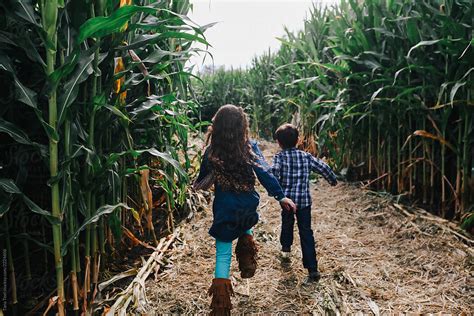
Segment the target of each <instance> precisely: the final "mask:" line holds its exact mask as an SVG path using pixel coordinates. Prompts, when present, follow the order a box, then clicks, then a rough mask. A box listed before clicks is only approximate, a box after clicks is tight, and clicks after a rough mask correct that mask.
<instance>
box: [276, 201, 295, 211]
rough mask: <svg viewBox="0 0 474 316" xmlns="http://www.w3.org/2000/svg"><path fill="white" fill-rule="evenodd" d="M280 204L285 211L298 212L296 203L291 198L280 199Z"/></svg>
mask: <svg viewBox="0 0 474 316" xmlns="http://www.w3.org/2000/svg"><path fill="white" fill-rule="evenodd" d="M280 205H281V207H282V208H283V209H284V210H285V211H290V212H293V213H296V204H295V203H294V202H293V201H292V200H291V199H289V198H283V199H281V200H280Z"/></svg>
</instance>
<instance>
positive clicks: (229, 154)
mask: <svg viewBox="0 0 474 316" xmlns="http://www.w3.org/2000/svg"><path fill="white" fill-rule="evenodd" d="M207 137H208V138H207V144H208V146H207V148H206V151H205V153H204V156H203V160H202V163H201V170H200V172H199V176H198V178H197V180H196V182H195V183H194V187H195V188H196V189H208V188H209V187H210V186H212V185H213V184H214V186H215V197H214V203H213V207H212V209H213V214H214V220H213V223H212V226H211V228H210V229H209V234H210V235H211V236H212V237H214V238H215V239H216V267H215V278H214V279H213V281H212V285H211V287H210V289H209V295H212V302H211V315H230V310H231V309H232V304H231V302H230V296H231V295H232V294H233V290H232V285H231V282H230V280H229V273H230V263H231V259H232V241H233V240H235V239H237V238H238V241H237V246H236V249H235V253H236V257H237V261H238V263H239V270H240V273H241V277H242V278H251V277H252V276H253V275H254V274H255V270H256V268H257V262H256V255H257V247H256V245H255V242H254V240H253V237H252V230H251V228H252V227H253V226H254V225H255V224H256V223H257V222H258V213H257V206H258V203H259V195H258V193H257V192H256V191H255V179H256V178H258V180H259V181H260V183H261V184H262V185H263V186H264V187H265V189H266V190H267V191H268V193H269V195H271V196H273V197H275V198H276V199H277V200H278V201H279V202H280V204H281V206H282V207H283V208H284V209H286V210H289V211H294V210H295V209H296V206H295V204H294V203H293V202H292V201H291V200H290V199H288V198H286V197H285V195H284V193H283V190H282V188H281V186H280V184H279V183H278V181H277V179H276V178H275V177H274V176H273V175H272V174H271V173H269V172H268V171H267V168H268V167H267V165H266V163H265V160H264V158H263V155H262V153H261V152H260V149H259V148H258V146H257V143H256V142H254V141H250V140H249V131H248V120H247V116H246V114H245V113H244V111H243V110H242V108H240V107H236V106H234V105H224V106H222V107H221V108H220V109H219V110H218V111H217V113H216V115H215V116H214V118H213V119H212V126H211V127H210V128H209V132H208V136H207Z"/></svg>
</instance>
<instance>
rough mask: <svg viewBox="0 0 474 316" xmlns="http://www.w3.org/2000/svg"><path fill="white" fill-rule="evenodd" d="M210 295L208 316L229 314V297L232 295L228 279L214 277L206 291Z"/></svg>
mask: <svg viewBox="0 0 474 316" xmlns="http://www.w3.org/2000/svg"><path fill="white" fill-rule="evenodd" d="M208 294H209V296H212V301H211V313H210V314H209V315H210V316H230V310H231V309H232V303H231V301H230V297H231V296H233V295H234V290H233V289H232V283H231V282H230V280H229V279H214V280H212V285H211V287H210V288H209V291H208Z"/></svg>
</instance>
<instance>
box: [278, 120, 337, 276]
mask: <svg viewBox="0 0 474 316" xmlns="http://www.w3.org/2000/svg"><path fill="white" fill-rule="evenodd" d="M275 138H276V140H277V141H278V144H279V145H280V147H281V148H282V151H281V152H279V153H278V154H276V155H275V157H274V158H273V166H272V167H271V168H270V171H271V172H272V173H273V175H275V177H276V178H277V179H278V181H279V182H280V185H281V187H282V188H283V192H284V193H285V196H286V197H288V198H290V199H292V200H293V202H294V203H295V204H296V206H297V210H296V212H295V214H293V213H291V212H288V211H285V210H282V212H281V219H282V222H281V234H280V243H281V246H282V255H283V258H289V255H290V252H291V246H292V244H293V227H294V223H295V217H296V220H297V223H298V231H299V235H300V240H301V250H302V253H303V266H304V267H305V268H306V269H308V272H309V277H308V280H309V281H317V280H319V272H318V262H317V259H316V248H315V242H314V236H313V230H312V229H311V193H310V188H309V176H310V174H311V171H313V172H317V173H319V174H321V175H322V176H323V177H324V178H325V179H326V180H327V181H328V182H329V183H330V184H331V185H336V183H337V181H336V175H335V174H334V172H333V171H332V170H331V168H330V167H329V166H328V165H327V164H326V163H324V162H323V161H322V160H320V159H318V158H315V157H313V156H312V155H311V154H309V153H306V152H304V151H301V150H298V149H296V148H295V146H296V143H297V141H298V130H297V129H296V127H294V126H293V125H291V124H284V125H282V126H281V127H279V128H278V129H277V131H276V133H275Z"/></svg>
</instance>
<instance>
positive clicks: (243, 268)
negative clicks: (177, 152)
mask: <svg viewBox="0 0 474 316" xmlns="http://www.w3.org/2000/svg"><path fill="white" fill-rule="evenodd" d="M257 252H258V250H257V245H256V244H255V241H254V239H253V236H252V235H248V234H245V235H243V236H241V237H239V240H238V241H237V246H236V247H235V255H236V257H237V262H238V263H239V270H240V276H241V277H242V279H248V278H251V277H253V276H254V275H255V271H256V270H257Z"/></svg>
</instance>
